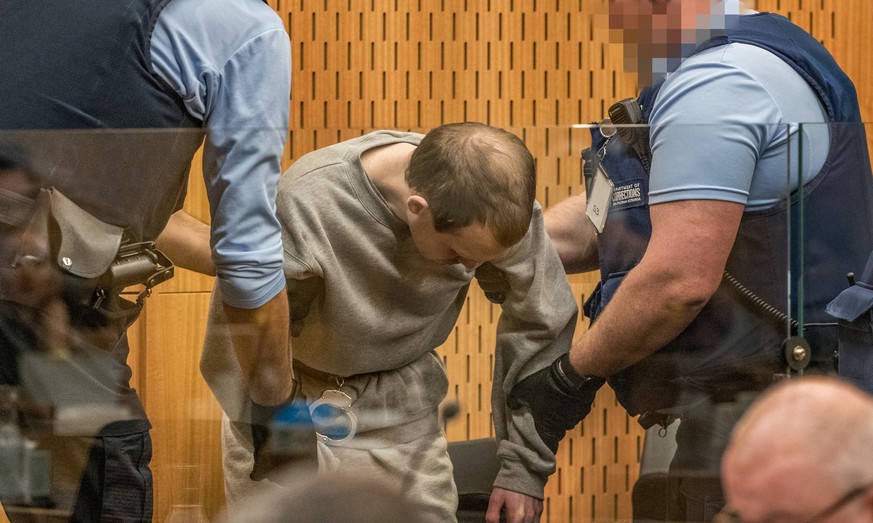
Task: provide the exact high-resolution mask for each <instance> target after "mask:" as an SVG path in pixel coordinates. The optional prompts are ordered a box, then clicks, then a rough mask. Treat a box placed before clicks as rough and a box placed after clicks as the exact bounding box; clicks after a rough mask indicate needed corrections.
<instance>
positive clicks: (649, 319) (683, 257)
mask: <svg viewBox="0 0 873 523" xmlns="http://www.w3.org/2000/svg"><path fill="white" fill-rule="evenodd" d="M743 209H744V207H743V205H741V204H738V203H733V202H722V201H716V200H684V201H677V202H670V203H664V204H659V205H653V206H652V207H651V208H650V211H649V212H650V216H651V220H652V237H651V240H650V241H649V245H648V248H647V249H646V253H645V255H644V256H643V259H642V260H641V261H640V264H639V265H638V266H637V267H635V268H634V269H633V270H631V271H630V272H628V274H627V276H626V277H625V280H624V282H623V283H622V284H621V287H619V289H618V291H617V292H616V293H615V296H613V297H612V299H611V300H610V301H609V304H608V305H607V306H606V307H605V308H604V309H603V313H602V314H601V315H600V316H599V317H598V318H597V321H596V322H594V325H593V326H592V328H591V329H590V330H589V331H588V332H586V333H585V334H583V335H582V336H581V337H580V338H579V339H577V340H576V342H575V343H574V344H573V348H572V350H571V353H570V361H571V363H572V364H573V367H574V368H575V369H576V370H577V371H578V372H579V373H580V374H589V375H593V376H604V377H605V376H610V375H612V374H614V373H616V372H618V371H620V370H622V369H624V368H625V367H627V366H629V365H632V364H634V363H636V362H638V361H640V360H641V359H643V358H645V357H646V356H649V355H650V354H653V353H654V352H655V351H657V350H660V349H661V348H662V347H663V346H664V345H666V344H667V343H668V342H669V341H671V340H672V339H674V338H675V337H676V336H678V335H679V333H680V332H682V331H683V330H684V329H685V328H686V327H687V326H688V325H689V324H690V323H691V322H692V321H693V320H694V318H695V317H697V314H698V313H699V312H700V310H701V309H702V308H703V307H704V305H705V304H706V303H707V302H708V301H709V299H710V298H711V297H712V295H713V294H714V293H715V291H716V289H717V288H718V285H719V283H720V282H721V276H722V273H723V272H724V267H725V263H726V262H727V258H728V255H729V254H730V252H731V248H732V246H733V243H734V239H735V238H736V233H737V229H738V228H739V223H740V219H741V218H742V215H743Z"/></svg>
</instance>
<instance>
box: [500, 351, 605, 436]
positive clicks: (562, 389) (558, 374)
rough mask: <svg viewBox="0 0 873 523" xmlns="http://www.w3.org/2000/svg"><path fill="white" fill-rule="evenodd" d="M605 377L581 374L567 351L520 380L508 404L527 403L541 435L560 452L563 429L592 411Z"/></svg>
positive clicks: (516, 406) (522, 405) (567, 428)
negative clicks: (572, 363) (559, 446)
mask: <svg viewBox="0 0 873 523" xmlns="http://www.w3.org/2000/svg"><path fill="white" fill-rule="evenodd" d="M605 381H606V380H604V379H603V378H597V377H593V376H582V375H580V374H578V373H577V372H576V371H575V369H573V366H572V365H570V354H569V353H567V354H564V355H563V356H561V357H560V358H558V359H556V360H555V361H554V362H552V364H551V365H549V366H548V367H546V368H544V369H541V370H538V371H537V372H534V373H533V374H531V375H530V376H528V377H526V378H525V379H523V380H521V381H520V382H518V383H517V384H516V385H515V386H514V387H513V388H512V391H511V392H510V393H509V397H507V398H506V404H507V405H508V406H509V407H510V408H512V409H519V408H521V407H528V408H529V409H530V412H531V415H533V419H534V425H535V426H536V429H537V433H538V434H539V435H540V439H542V440H543V443H545V444H546V446H547V447H549V450H551V451H552V452H557V451H558V442H559V441H561V439H563V438H564V433H566V432H567V431H568V430H570V429H572V428H573V427H575V426H576V425H577V424H578V423H579V422H580V421H582V420H583V419H584V418H585V416H587V415H588V413H589V412H591V405H592V404H593V403H594V398H595V396H596V395H597V390H598V389H599V388H600V387H601V386H602V385H603V383H604V382H605Z"/></svg>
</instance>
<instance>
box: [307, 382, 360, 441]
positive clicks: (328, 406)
mask: <svg viewBox="0 0 873 523" xmlns="http://www.w3.org/2000/svg"><path fill="white" fill-rule="evenodd" d="M336 382H337V388H336V389H328V390H325V391H324V392H323V393H322V394H321V398H319V399H317V400H316V401H313V402H312V404H310V405H309V414H310V416H311V417H312V423H313V425H315V433H316V435H317V436H318V437H319V438H320V439H321V441H322V442H323V443H325V444H328V445H333V446H342V445H345V444H346V443H348V442H349V441H350V440H351V439H352V438H354V437H355V434H356V433H357V429H358V417H357V416H355V413H354V412H352V398H351V397H350V396H349V395H348V394H346V393H345V392H343V391H341V390H339V389H341V388H342V386H343V382H344V380H343V379H342V378H340V377H336Z"/></svg>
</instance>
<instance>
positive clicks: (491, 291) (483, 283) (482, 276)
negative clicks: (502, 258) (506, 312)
mask: <svg viewBox="0 0 873 523" xmlns="http://www.w3.org/2000/svg"><path fill="white" fill-rule="evenodd" d="M476 281H478V282H479V287H480V288H481V289H482V292H484V293H485V297H486V298H488V301H490V302H491V303H496V304H498V305H500V304H501V303H503V302H504V301H505V300H506V295H507V293H509V290H510V287H509V281H508V280H507V279H506V275H505V274H503V271H501V270H500V269H498V268H497V267H495V266H494V265H492V264H490V263H487V262H486V263H483V264H482V265H480V266H478V267H476Z"/></svg>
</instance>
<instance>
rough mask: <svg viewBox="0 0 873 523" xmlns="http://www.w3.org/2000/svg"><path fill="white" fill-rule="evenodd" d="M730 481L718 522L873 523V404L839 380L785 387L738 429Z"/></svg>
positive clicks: (725, 471) (728, 455) (726, 478)
mask: <svg viewBox="0 0 873 523" xmlns="http://www.w3.org/2000/svg"><path fill="white" fill-rule="evenodd" d="M722 480H723V483H724V490H725V495H726V497H727V501H728V507H727V508H726V509H725V510H724V511H723V512H722V515H721V516H720V517H721V519H720V520H718V519H717V520H716V521H725V522H726V521H744V522H748V523H758V522H767V523H779V522H835V523H836V522H840V521H845V522H854V523H860V522H865V521H873V398H871V397H870V396H868V395H866V394H865V393H863V392H861V391H860V390H858V389H856V388H855V387H853V386H852V385H850V384H848V383H845V382H843V381H839V380H837V379H835V378H823V377H808V378H800V379H796V380H790V381H787V382H784V383H781V384H779V385H777V386H776V387H774V388H773V389H772V390H771V391H769V392H767V393H766V394H764V395H763V396H762V397H761V398H760V399H759V400H758V401H757V402H755V404H753V405H752V407H751V408H750V409H749V411H748V412H747V413H746V414H745V416H744V417H743V419H742V420H741V421H740V423H739V424H737V426H736V428H735V429H734V432H733V435H732V436H731V442H730V444H729V446H728V448H727V450H726V452H725V454H724V457H723V459H722Z"/></svg>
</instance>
